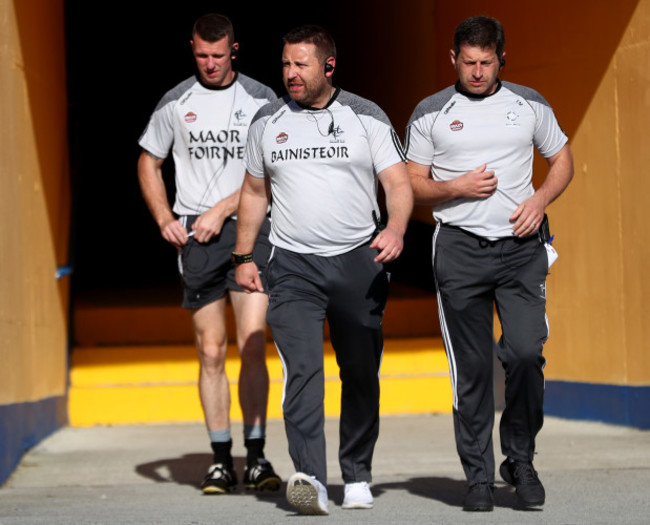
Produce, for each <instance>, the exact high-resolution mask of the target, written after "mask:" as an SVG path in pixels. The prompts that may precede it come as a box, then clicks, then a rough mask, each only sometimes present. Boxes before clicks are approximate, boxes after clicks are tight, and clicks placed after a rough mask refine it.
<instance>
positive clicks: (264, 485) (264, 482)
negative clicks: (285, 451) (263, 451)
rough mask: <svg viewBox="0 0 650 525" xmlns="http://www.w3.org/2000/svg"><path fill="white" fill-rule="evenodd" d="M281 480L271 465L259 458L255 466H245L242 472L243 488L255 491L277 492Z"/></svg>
mask: <svg viewBox="0 0 650 525" xmlns="http://www.w3.org/2000/svg"><path fill="white" fill-rule="evenodd" d="M281 483H282V480H281V479H280V476H278V475H277V474H276V473H275V471H274V470H273V467H272V466H271V463H269V462H268V461H267V460H266V459H264V458H259V459H258V460H257V463H256V464H255V465H246V469H245V470H244V487H246V488H247V489H255V490H279V489H280V484H281Z"/></svg>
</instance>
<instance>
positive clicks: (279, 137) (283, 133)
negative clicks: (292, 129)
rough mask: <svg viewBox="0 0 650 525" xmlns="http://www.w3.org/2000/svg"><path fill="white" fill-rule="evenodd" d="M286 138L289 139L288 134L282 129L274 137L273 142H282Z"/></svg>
mask: <svg viewBox="0 0 650 525" xmlns="http://www.w3.org/2000/svg"><path fill="white" fill-rule="evenodd" d="M287 140H289V135H287V134H286V133H285V132H284V131H283V132H282V133H280V134H279V135H278V136H277V137H275V142H277V143H278V144H284V143H285V142H286V141H287Z"/></svg>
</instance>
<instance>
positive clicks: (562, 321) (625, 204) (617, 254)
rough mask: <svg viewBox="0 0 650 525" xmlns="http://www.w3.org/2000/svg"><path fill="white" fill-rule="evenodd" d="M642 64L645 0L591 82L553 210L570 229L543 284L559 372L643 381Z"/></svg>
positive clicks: (645, 156)
mask: <svg viewBox="0 0 650 525" xmlns="http://www.w3.org/2000/svg"><path fill="white" fill-rule="evenodd" d="M606 14H607V13H605V15H606ZM609 15H610V16H611V12H609ZM606 23H607V19H606V18H604V19H603V22H602V24H601V27H603V26H604V27H606ZM648 64H650V2H649V1H648V0H642V1H641V2H639V3H638V6H637V7H636V10H635V11H634V13H633V15H632V17H631V19H630V21H629V24H628V25H627V27H626V28H625V31H624V33H623V34H622V35H621V40H620V44H619V45H618V47H617V49H616V51H615V53H614V54H613V55H612V56H611V57H609V60H608V61H607V63H606V71H605V73H604V74H603V75H602V76H601V77H600V78H598V79H594V83H595V84H596V90H595V92H594V94H593V96H592V97H591V98H590V99H589V100H588V107H587V108H586V111H585V113H584V115H583V118H582V120H581V122H580V123H579V126H578V128H577V129H576V132H575V139H574V140H573V147H574V152H575V157H576V173H577V178H576V181H575V183H574V186H573V187H572V189H571V192H570V194H569V198H568V199H566V200H563V201H560V202H558V203H557V205H556V206H554V208H553V213H554V214H556V215H557V216H558V217H560V218H561V220H563V221H564V224H565V225H566V227H565V229H566V232H567V233H566V234H563V235H566V237H567V239H566V240H565V241H564V242H563V244H562V245H560V246H561V248H560V249H561V252H560V253H561V255H560V256H561V257H563V258H564V261H566V263H563V264H561V265H559V267H558V269H557V271H556V272H555V275H554V276H553V279H552V280H551V283H550V284H551V286H549V294H551V298H552V299H551V300H552V305H553V306H552V309H551V313H552V314H553V315H554V318H555V319H554V326H555V335H554V339H553V340H552V341H551V342H549V346H548V349H549V352H548V355H549V356H551V357H552V358H553V361H555V364H554V365H553V368H552V369H551V373H552V375H553V376H554V377H558V378H560V379H577V380H583V381H588V382H607V383H614V384H628V385H644V384H645V385H647V384H648V383H649V382H650V352H649V350H650V343H649V337H650V326H649V325H648V321H649V320H650V308H649V306H648V304H647V301H648V298H649V297H650V278H648V275H647V272H646V269H647V268H648V258H649V256H650V247H649V246H648V243H650V233H649V231H648V228H647V226H646V225H647V223H648V218H647V217H646V216H645V212H646V208H645V207H646V206H647V202H648V194H649V192H650V180H649V179H648V177H647V176H646V169H645V166H647V165H648V163H649V162H650V148H649V147H648V140H649V135H648V124H650V87H649V84H648V80H650V74H649V73H648ZM572 230H573V231H575V233H573V232H572Z"/></svg>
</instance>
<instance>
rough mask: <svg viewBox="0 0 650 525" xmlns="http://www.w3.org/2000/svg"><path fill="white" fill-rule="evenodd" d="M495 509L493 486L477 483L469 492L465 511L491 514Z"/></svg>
mask: <svg viewBox="0 0 650 525" xmlns="http://www.w3.org/2000/svg"><path fill="white" fill-rule="evenodd" d="M492 509H494V498H493V497H492V485H491V484H490V483H476V484H475V485H472V486H471V487H470V488H469V489H468V490H467V495H466V496H465V502H464V503H463V510H466V511H468V512H477V511H478V512H489V511H491V510H492Z"/></svg>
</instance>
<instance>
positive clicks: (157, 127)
mask: <svg viewBox="0 0 650 525" xmlns="http://www.w3.org/2000/svg"><path fill="white" fill-rule="evenodd" d="M191 46H192V51H193V54H194V59H195V61H196V67H197V73H196V75H195V76H192V77H190V78H188V79H187V80H185V81H183V82H181V83H180V84H178V85H177V86H176V87H174V88H172V89H171V90H170V91H168V92H167V93H166V94H165V95H164V96H163V98H162V100H161V101H160V103H159V104H158V106H157V107H156V109H155V111H154V112H153V114H152V116H151V119H150V121H149V124H148V126H147V128H146V130H145V131H144V133H143V134H142V136H141V137H140V140H139V144H140V146H141V147H142V153H141V155H140V158H139V161H138V177H139V180H140V187H141V189H142V194H143V196H144V199H145V201H146V203H147V206H148V207H149V210H150V211H151V214H152V215H153V217H154V219H155V221H156V223H157V224H158V226H159V227H160V232H161V235H162V237H163V238H164V239H165V240H166V241H167V242H169V243H170V244H171V245H172V246H174V247H175V248H177V249H178V251H179V270H180V272H181V275H182V277H183V285H184V299H183V307H185V308H187V309H189V310H191V312H192V322H193V325H194V332H195V335H196V345H197V350H198V356H199V364H200V369H199V395H200V398H201V404H202V407H203V413H204V416H205V423H206V426H207V430H208V435H209V437H210V443H211V447H212V452H213V460H212V465H211V466H210V467H209V469H208V473H207V475H206V476H205V479H204V480H203V482H202V484H201V487H202V489H203V493H204V494H223V493H226V492H231V491H232V490H234V489H235V488H236V486H237V474H236V473H235V470H234V468H233V457H232V453H231V448H232V438H231V432H230V385H229V382H228V377H227V376H226V371H225V364H226V350H227V347H228V337H227V334H226V298H227V297H228V298H229V299H230V303H231V305H232V308H233V311H234V314H235V321H236V325H237V345H238V348H239V353H240V356H241V372H240V376H239V403H240V406H241V409H242V414H243V418H244V444H245V446H246V449H247V457H246V467H245V470H244V485H245V486H246V487H247V488H254V489H258V490H262V489H270V490H278V489H279V488H280V483H281V482H280V478H279V477H278V476H277V474H276V473H275V472H274V470H273V468H272V466H271V464H270V463H269V462H268V461H267V460H266V459H265V457H264V445H265V428H266V410H267V399H268V389H269V376H268V371H267V367H266V354H265V351H266V337H265V335H266V323H265V315H266V308H267V304H268V300H267V296H266V295H265V294H256V295H250V294H246V293H243V292H242V290H241V288H239V287H238V286H237V285H236V283H235V281H234V278H233V273H234V269H233V267H232V264H231V261H230V254H231V252H232V249H233V247H234V243H235V235H236V214H237V206H238V203H239V189H240V187H241V184H242V180H243V177H244V166H243V162H242V158H243V150H244V146H245V143H246V137H247V134H248V127H249V124H250V120H251V118H252V117H253V115H254V114H255V112H256V111H257V110H258V109H259V108H260V107H261V106H263V105H264V104H266V103H267V102H269V101H271V100H275V98H276V97H275V94H274V93H273V91H272V90H271V89H270V88H268V87H267V86H264V85H263V84H260V83H259V82H257V81H255V80H253V79H252V78H250V77H247V76H245V75H243V74H241V73H238V72H237V71H235V70H234V69H233V60H234V58H235V57H236V55H237V52H238V50H239V44H238V43H237V42H235V37H234V31H233V27H232V24H231V23H230V20H228V18H226V17H225V16H222V15H218V14H207V15H204V16H202V17H200V18H199V19H198V20H197V21H196V23H195V25H194V29H193V31H192V40H191ZM170 150H171V152H172V154H173V159H174V167H175V173H176V195H175V199H174V206H173V210H172V208H171V207H170V205H169V203H168V200H167V194H166V189H165V184H164V181H163V177H162V164H163V162H164V160H165V158H166V157H167V155H168V154H169V151H170ZM266 229H267V230H268V224H267V225H266ZM268 251H269V248H268V244H267V240H266V239H265V237H264V235H262V236H261V237H260V243H258V245H257V246H256V248H255V255H256V260H257V261H258V262H259V263H260V264H261V265H263V264H264V262H265V261H266V259H267V258H268Z"/></svg>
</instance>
